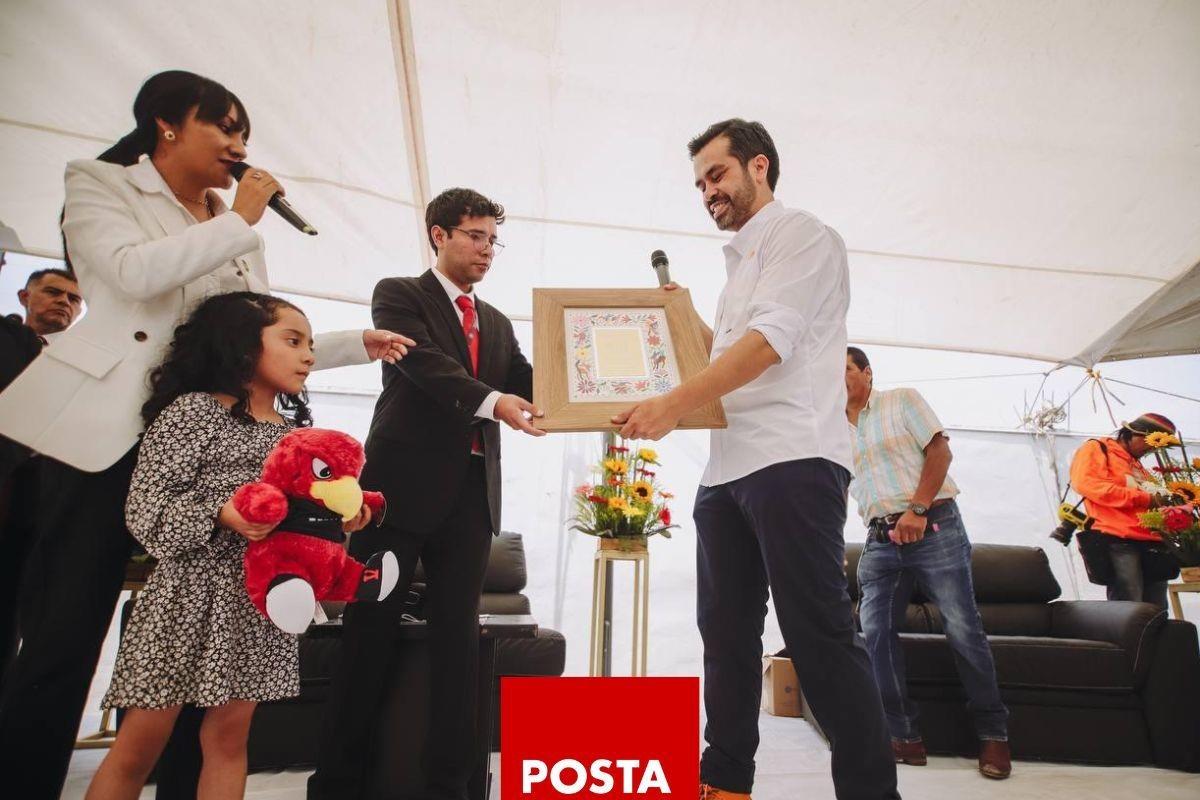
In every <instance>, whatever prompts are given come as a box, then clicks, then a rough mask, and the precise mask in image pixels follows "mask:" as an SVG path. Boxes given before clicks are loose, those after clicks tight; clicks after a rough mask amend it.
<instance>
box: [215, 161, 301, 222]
mask: <svg viewBox="0 0 1200 800" xmlns="http://www.w3.org/2000/svg"><path fill="white" fill-rule="evenodd" d="M248 169H250V165H249V164H247V163H246V162H245V161H235V162H233V163H232V164H230V165H229V174H230V175H232V176H233V177H234V178H236V179H237V182H238V183H241V182H242V176H243V175H245V174H246V170H248ZM267 205H269V206H270V207H271V210H273V211H274V212H275V213H276V214H278V215H279V216H281V217H283V218H284V219H285V220H287V221H288V222H290V223H291V225H292V227H293V228H295V229H296V230H298V231H300V232H301V233H307V234H308V235H309V236H316V235H317V229H316V228H314V227H313V226H312V225H309V224H308V220H306V219H305V218H304V217H302V216H300V215H299V214H297V213H296V209H294V208H292V207H291V205H289V204H288V201H287V200H284V199H283V195H281V194H280V193H279V192H276V193H275V194H273V195H271V199H270V200H268V201H267Z"/></svg>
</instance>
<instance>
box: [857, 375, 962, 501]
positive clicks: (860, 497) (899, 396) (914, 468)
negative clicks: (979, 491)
mask: <svg viewBox="0 0 1200 800" xmlns="http://www.w3.org/2000/svg"><path fill="white" fill-rule="evenodd" d="M943 431H944V429H943V428H942V423H941V422H939V421H938V418H937V416H936V415H935V414H934V413H933V409H932V408H930V407H929V404H928V403H926V402H925V398H924V397H921V395H920V393H919V392H918V391H917V390H916V389H892V390H889V391H878V390H875V389H872V390H871V396H870V397H869V398H868V399H867V405H866V407H865V408H863V410H862V411H861V412H860V413H859V415H858V425H857V426H854V425H851V426H850V440H851V443H852V445H853V447H854V473H855V478H854V483H852V484H851V485H850V494H851V495H852V496H853V497H854V501H855V502H856V503H858V510H859V513H861V514H862V518H863V522H870V521H871V520H872V519H874V518H875V517H886V516H888V515H889V514H898V513H900V512H901V511H904V510H906V509H907V508H908V505H909V503H911V502H912V498H913V495H914V494H915V493H916V491H917V484H918V482H919V481H920V479H921V469H922V468H923V467H924V466H925V447H926V445H928V444H929V443H930V442H931V441H933V437H934V436H936V435H937V434H939V433H942V432H943ZM957 494H958V486H956V485H955V484H954V481H953V480H951V479H950V476H949V475H947V476H946V482H945V483H943V484H942V488H941V489H940V490H939V491H938V493H937V496H936V497H935V498H934V499H935V500H941V499H943V498H947V497H954V496H955V495H957Z"/></svg>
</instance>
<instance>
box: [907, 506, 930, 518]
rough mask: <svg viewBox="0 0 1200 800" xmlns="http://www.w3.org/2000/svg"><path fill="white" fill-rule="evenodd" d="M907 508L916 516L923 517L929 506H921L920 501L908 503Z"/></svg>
mask: <svg viewBox="0 0 1200 800" xmlns="http://www.w3.org/2000/svg"><path fill="white" fill-rule="evenodd" d="M908 510H909V511H911V512H912V513H914V514H916V515H917V516H918V517H923V516H925V515H926V514H928V513H929V506H923V505H921V504H920V503H909V504H908Z"/></svg>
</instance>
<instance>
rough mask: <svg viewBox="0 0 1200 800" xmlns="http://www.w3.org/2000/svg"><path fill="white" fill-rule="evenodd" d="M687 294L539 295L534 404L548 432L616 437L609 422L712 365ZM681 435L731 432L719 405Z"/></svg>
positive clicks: (690, 421) (694, 416)
mask: <svg viewBox="0 0 1200 800" xmlns="http://www.w3.org/2000/svg"><path fill="white" fill-rule="evenodd" d="M692 314H693V312H692V298H691V295H690V294H689V293H688V291H687V290H686V289H676V290H674V291H666V290H665V289H534V290H533V359H534V363H535V365H536V367H535V369H534V373H533V402H534V405H536V406H537V407H538V408H540V409H541V410H542V412H543V413H544V414H545V416H543V417H542V418H541V419H536V420H534V421H533V424H534V425H536V426H537V427H539V428H541V429H543V430H547V431H611V430H616V429H617V428H618V427H619V426H617V425H613V424H612V423H611V422H610V421H609V419H610V418H611V417H612V416H613V415H614V414H616V413H618V412H621V411H624V410H625V409H627V408H629V407H630V406H633V405H636V404H637V403H638V401H641V400H647V399H649V398H651V397H656V396H657V395H660V394H665V393H666V392H669V391H671V389H673V388H675V387H676V386H678V385H679V384H680V383H682V382H683V381H685V380H687V379H688V378H690V377H691V376H693V375H695V374H696V373H697V372H699V371H700V370H702V369H704V367H705V366H706V365H707V364H708V353H707V352H706V351H705V349H704V341H703V339H702V338H701V336H700V332H699V331H698V330H697V329H696V325H695V320H694V319H693V318H692ZM679 427H680V428H724V427H725V411H724V410H723V409H722V408H721V403H720V401H714V402H712V403H708V404H707V405H705V406H703V407H701V408H699V409H696V410H695V411H693V412H691V413H690V414H687V415H686V416H684V418H683V419H682V420H681V421H680V423H679Z"/></svg>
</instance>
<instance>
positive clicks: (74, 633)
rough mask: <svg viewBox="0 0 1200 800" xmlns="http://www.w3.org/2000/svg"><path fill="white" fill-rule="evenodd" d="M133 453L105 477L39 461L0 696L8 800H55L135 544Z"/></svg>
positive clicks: (0, 765)
mask: <svg viewBox="0 0 1200 800" xmlns="http://www.w3.org/2000/svg"><path fill="white" fill-rule="evenodd" d="M136 458H137V448H133V449H132V450H130V451H129V452H128V453H126V454H125V456H124V457H122V458H121V460H120V461H118V462H117V463H116V464H114V465H113V466H111V467H109V468H108V469H106V470H104V471H103V472H95V473H93V472H83V471H81V470H78V469H75V468H74V467H70V466H67V465H66V464H62V463H59V462H57V461H53V460H51V459H48V458H47V459H42V464H41V473H40V476H39V478H40V488H39V496H40V498H41V499H40V501H39V505H38V520H37V526H36V527H37V538H36V541H35V542H34V545H33V551H32V552H31V553H30V558H29V562H28V564H27V565H26V569H25V574H24V587H23V592H24V601H23V602H22V607H21V614H20V627H21V636H22V641H21V650H20V652H19V653H18V654H17V658H16V661H15V662H14V663H13V666H12V669H11V670H10V671H9V675H8V680H7V681H6V682H5V686H4V690H3V694H2V695H0V774H3V775H4V776H5V781H6V789H8V791H10V792H11V793H12V796H13V797H21V798H37V799H38V800H41V798H47V800H50V799H52V798H56V797H58V795H59V793H60V792H61V791H62V786H63V781H64V780H65V779H66V775H67V766H68V765H69V763H70V761H71V752H72V749H73V747H74V744H75V737H76V735H77V733H78V731H79V721H80V718H81V717H82V716H83V706H84V703H85V702H86V701H87V693H88V687H89V686H90V685H91V682H92V674H93V673H94V672H95V671H96V662H97V661H98V660H99V659H100V648H101V646H102V645H103V644H104V636H105V634H106V633H107V632H108V626H109V623H110V622H111V621H112V614H113V608H114V607H115V606H116V602H117V597H118V595H119V594H120V592H121V584H122V582H123V580H124V575H125V563H126V561H128V559H129V554H130V551H131V550H132V547H133V537H131V536H130V535H129V531H128V530H126V528H125V496H126V495H127V494H128V493H129V481H130V477H131V476H132V474H133V466H134V463H135V462H136Z"/></svg>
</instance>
